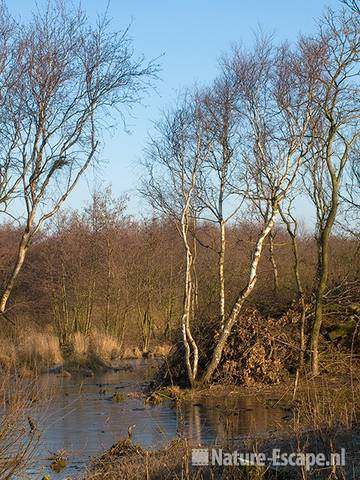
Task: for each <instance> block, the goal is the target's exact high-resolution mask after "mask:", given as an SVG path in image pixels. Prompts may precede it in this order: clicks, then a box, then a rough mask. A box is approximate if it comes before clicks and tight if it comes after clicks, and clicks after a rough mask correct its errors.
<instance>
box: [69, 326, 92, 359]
mask: <svg viewBox="0 0 360 480" xmlns="http://www.w3.org/2000/svg"><path fill="white" fill-rule="evenodd" d="M70 347H71V353H72V356H73V357H74V359H75V360H78V361H79V362H83V361H85V360H86V357H87V353H88V350H89V337H87V336H85V335H84V334H83V333H81V332H75V333H73V334H72V335H71V337H70Z"/></svg>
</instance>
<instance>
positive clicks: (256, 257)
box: [202, 209, 278, 383]
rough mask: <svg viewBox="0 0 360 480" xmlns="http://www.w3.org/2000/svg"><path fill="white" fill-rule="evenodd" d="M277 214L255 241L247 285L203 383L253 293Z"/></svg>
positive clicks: (229, 318) (233, 308)
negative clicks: (260, 262) (264, 250)
mask: <svg viewBox="0 0 360 480" xmlns="http://www.w3.org/2000/svg"><path fill="white" fill-rule="evenodd" d="M277 213H278V210H277V209H274V210H273V212H272V214H271V217H270V219H269V220H268V222H267V223H266V224H265V226H264V228H263V230H262V232H261V233H260V235H259V237H258V239H257V242H256V246H255V250H254V254H253V258H252V261H251V267H250V274H249V278H248V283H247V285H246V287H245V288H243V289H242V290H241V291H240V293H239V295H238V297H237V300H236V302H235V304H234V305H233V307H232V310H231V312H230V314H229V316H228V318H227V320H226V322H225V325H224V329H223V330H222V331H221V333H220V336H219V340H218V342H217V344H216V346H215V349H214V352H213V355H212V358H211V361H210V363H209V365H208V366H207V368H206V370H205V372H204V374H203V377H202V380H203V382H205V383H208V382H209V381H210V380H211V377H212V375H213V374H214V372H215V370H216V368H217V367H218V365H219V363H220V360H221V357H222V353H223V350H224V347H225V345H226V342H227V339H228V337H229V335H230V333H231V329H232V327H233V325H234V323H235V322H236V319H237V317H238V315H239V313H240V310H241V308H242V306H243V304H244V302H245V300H246V299H247V297H248V296H249V295H250V293H251V292H252V291H253V289H254V287H255V285H256V281H257V269H258V266H259V261H260V258H261V254H262V250H263V244H264V241H265V239H266V237H267V236H268V235H269V233H270V232H271V230H272V228H273V226H274V222H275V218H276V215H277Z"/></svg>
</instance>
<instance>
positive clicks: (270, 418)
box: [28, 360, 284, 480]
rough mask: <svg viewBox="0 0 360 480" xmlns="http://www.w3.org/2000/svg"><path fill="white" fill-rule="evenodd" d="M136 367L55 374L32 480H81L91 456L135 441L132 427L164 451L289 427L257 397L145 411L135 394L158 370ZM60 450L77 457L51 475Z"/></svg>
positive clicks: (47, 379)
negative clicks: (182, 443)
mask: <svg viewBox="0 0 360 480" xmlns="http://www.w3.org/2000/svg"><path fill="white" fill-rule="evenodd" d="M127 364H129V362H127ZM131 367H132V370H131V371H118V372H107V373H104V374H101V375H98V376H95V377H92V378H85V379H84V378H76V377H72V378H59V377H56V376H55V375H46V376H44V377H43V378H42V379H41V381H42V386H41V387H40V389H43V390H44V392H45V391H51V395H50V401H48V402H45V404H44V405H42V406H41V409H39V406H37V407H36V411H34V412H33V413H34V417H36V421H37V422H38V423H39V425H40V428H41V431H42V436H41V445H40V449H39V451H38V454H37V457H36V459H35V461H34V465H33V467H32V468H31V469H30V470H29V472H28V473H29V478H31V479H38V478H39V479H41V478H42V476H43V475H44V474H45V473H49V474H51V478H52V479H59V480H60V479H61V480H62V479H65V478H67V477H69V476H72V477H75V476H79V475H80V474H81V472H83V471H84V469H85V466H86V464H88V462H89V460H90V459H91V457H93V456H96V455H99V454H101V453H103V452H104V450H106V449H107V448H109V447H110V446H111V445H113V444H114V443H116V442H117V441H118V440H119V439H120V438H124V437H126V436H127V431H128V426H129V425H135V427H134V430H133V436H132V438H133V441H134V442H135V443H138V444H140V445H142V446H144V447H146V448H158V447H161V446H162V445H165V444H166V443H168V442H170V441H171V440H172V439H174V438H175V437H176V436H177V435H178V434H182V435H186V437H187V438H189V439H190V440H191V441H192V442H194V443H196V444H199V445H200V444H201V445H204V444H211V443H214V442H219V443H221V441H222V440H223V439H229V438H232V439H234V440H236V439H237V438H242V437H244V436H249V435H251V436H252V435H256V434H263V433H266V432H269V431H271V430H275V429H276V428H277V427H278V425H279V424H281V423H283V421H282V418H283V417H284V410H282V409H281V408H269V407H267V406H266V404H265V403H264V402H260V401H258V400H256V399H255V398H254V397H237V398H236V399H234V398H233V397H232V396H228V397H226V398H223V399H220V400H219V399H214V398H211V397H209V398H206V399H203V400H201V403H200V402H199V401H195V400H186V401H184V402H182V403H181V405H180V406H176V405H175V403H174V402H170V401H165V402H162V403H161V404H160V405H156V406H155V405H145V404H144V401H143V399H142V398H136V395H134V392H140V391H141V389H142V387H143V386H144V385H145V384H146V382H147V381H148V380H149V379H150V378H151V376H152V374H153V371H154V368H155V365H154V363H153V362H151V361H143V360H141V361H134V362H131ZM100 389H105V390H106V394H105V395H103V394H100V393H99V392H100ZM115 392H121V393H122V394H123V395H125V400H123V401H121V402H119V403H116V402H114V401H113V400H112V398H111V397H112V395H113V394H114V393H115ZM128 395H129V396H128ZM60 449H65V450H66V451H67V452H68V453H69V463H68V466H67V467H66V468H65V469H64V470H63V471H62V472H61V473H58V474H56V473H54V472H52V471H51V470H50V468H49V464H50V460H49V457H50V456H51V453H54V452H56V451H57V450H60Z"/></svg>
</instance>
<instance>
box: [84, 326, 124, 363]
mask: <svg viewBox="0 0 360 480" xmlns="http://www.w3.org/2000/svg"><path fill="white" fill-rule="evenodd" d="M120 355H121V350H120V345H119V342H118V341H117V340H116V339H115V338H113V337H110V336H109V335H105V334H104V333H100V332H93V333H92V334H91V335H90V339H89V350H88V356H89V357H90V359H91V358H94V359H95V360H98V361H100V362H101V363H104V364H107V365H109V364H111V362H113V361H114V360H116V359H117V358H120Z"/></svg>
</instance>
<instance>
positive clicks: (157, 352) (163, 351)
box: [152, 343, 172, 357]
mask: <svg viewBox="0 0 360 480" xmlns="http://www.w3.org/2000/svg"><path fill="white" fill-rule="evenodd" d="M171 349H172V345H170V344H168V343H163V344H161V345H155V346H154V348H153V350H152V352H153V354H154V356H155V357H167V356H168V355H169V353H170V350H171Z"/></svg>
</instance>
